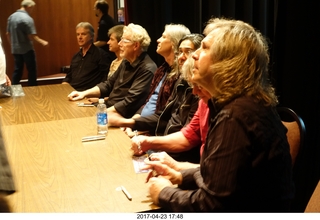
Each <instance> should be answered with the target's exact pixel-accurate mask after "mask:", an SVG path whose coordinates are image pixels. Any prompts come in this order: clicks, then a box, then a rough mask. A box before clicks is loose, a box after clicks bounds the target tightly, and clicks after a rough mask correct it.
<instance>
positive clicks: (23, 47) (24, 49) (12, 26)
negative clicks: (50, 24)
mask: <svg viewBox="0 0 320 220" xmlns="http://www.w3.org/2000/svg"><path fill="white" fill-rule="evenodd" d="M35 5H36V3H35V2H34V1H32V0H23V1H22V2H21V8H20V9H19V10H17V11H16V12H15V13H13V14H12V15H10V16H9V18H8V23H7V38H8V41H9V43H10V44H11V53H12V54H13V56H14V65H15V67H14V73H13V77H12V84H13V85H16V84H19V83H20V80H21V77H22V73H23V66H24V63H25V64H26V67H27V70H28V85H29V86H36V85H37V64H36V55H35V51H34V48H33V41H36V42H38V43H40V44H41V45H43V46H47V45H48V41H45V40H43V39H41V38H40V37H38V36H37V32H36V28H35V25H34V21H33V18H32V17H30V14H31V13H32V12H33V9H34V6H35Z"/></svg>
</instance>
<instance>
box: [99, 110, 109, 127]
mask: <svg viewBox="0 0 320 220" xmlns="http://www.w3.org/2000/svg"><path fill="white" fill-rule="evenodd" d="M107 122H108V116H107V113H106V112H99V113H97V123H98V125H106V124H107Z"/></svg>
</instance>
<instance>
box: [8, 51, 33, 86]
mask: <svg viewBox="0 0 320 220" xmlns="http://www.w3.org/2000/svg"><path fill="white" fill-rule="evenodd" d="M13 57H14V72H13V76H12V84H13V85H16V84H20V80H21V77H22V74H23V67H24V64H26V67H27V70H28V85H29V86H36V85H37V63H36V54H35V52H34V50H29V51H28V52H27V53H25V54H13Z"/></svg>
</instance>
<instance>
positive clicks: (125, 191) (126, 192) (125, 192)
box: [121, 186, 132, 201]
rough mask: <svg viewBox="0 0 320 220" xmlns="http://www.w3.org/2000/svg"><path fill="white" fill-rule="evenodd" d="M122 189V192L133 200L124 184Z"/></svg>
mask: <svg viewBox="0 0 320 220" xmlns="http://www.w3.org/2000/svg"><path fill="white" fill-rule="evenodd" d="M121 190H122V192H123V193H124V194H125V195H126V197H127V198H128V199H129V200H130V201H131V200H132V197H131V195H130V194H129V192H128V191H127V190H126V188H124V186H121Z"/></svg>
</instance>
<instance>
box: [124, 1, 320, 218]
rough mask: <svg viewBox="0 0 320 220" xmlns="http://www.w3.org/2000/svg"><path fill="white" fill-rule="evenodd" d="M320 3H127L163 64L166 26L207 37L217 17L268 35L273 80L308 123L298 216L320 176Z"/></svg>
mask: <svg viewBox="0 0 320 220" xmlns="http://www.w3.org/2000/svg"><path fill="white" fill-rule="evenodd" d="M319 5H320V1H314V0H306V1H298V0H126V1H125V7H126V10H127V19H128V22H129V23H131V22H132V23H137V24H140V25H141V26H143V27H144V28H146V30H147V31H148V33H149V35H150V37H151V39H152V43H151V45H150V48H149V50H148V52H149V54H150V56H151V57H152V58H153V59H154V61H155V62H156V63H157V64H158V65H160V64H161V63H162V62H163V59H162V58H161V56H160V55H158V54H156V52H155V51H156V46H157V43H156V40H157V39H158V38H159V37H160V36H161V34H162V32H163V30H164V26H165V24H169V23H182V24H184V25H186V26H187V27H188V28H189V29H190V31H191V32H197V33H201V32H202V30H203V28H204V26H205V22H206V21H208V19H210V18H211V17H225V18H233V19H239V20H243V21H245V22H248V23H250V24H251V25H252V26H253V27H255V28H256V29H258V30H259V31H260V32H261V33H262V34H263V35H265V36H266V37H267V39H268V42H269V47H270V58H271V60H270V76H271V80H272V83H273V84H274V86H275V88H276V91H277V94H278V96H279V100H280V105H282V106H287V107H290V108H292V109H293V110H294V111H296V112H297V113H298V114H299V115H300V116H301V117H302V118H303V119H304V122H305V125H306V129H307V138H306V143H305V146H304V149H303V150H302V152H301V155H300V158H298V159H297V161H296V166H295V170H294V180H295V184H296V198H295V200H294V201H293V206H292V211H294V212H303V211H304V209H305V206H306V205H307V202H308V200H309V198H310V196H311V194H312V191H313V189H314V187H315V185H316V184H317V182H318V181H319V177H320V119H319V114H320V109H319V108H320V86H319V77H320V74H319V73H320V71H319V68H318V65H317V64H318V62H319V61H318V60H319V58H320V57H319V55H318V51H319V45H318V44H319V43H318V40H319V39H320V36H319V31H318V29H319V28H318V26H319V25H318V21H320V19H319V11H320V6H319Z"/></svg>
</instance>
